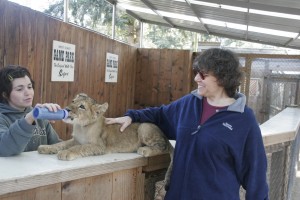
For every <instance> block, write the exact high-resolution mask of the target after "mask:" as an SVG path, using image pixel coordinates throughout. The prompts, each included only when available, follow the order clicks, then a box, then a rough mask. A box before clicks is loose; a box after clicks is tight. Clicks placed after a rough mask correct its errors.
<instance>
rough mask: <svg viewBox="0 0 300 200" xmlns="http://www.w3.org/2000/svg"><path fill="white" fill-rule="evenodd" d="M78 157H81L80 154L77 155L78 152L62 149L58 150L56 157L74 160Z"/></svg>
mask: <svg viewBox="0 0 300 200" xmlns="http://www.w3.org/2000/svg"><path fill="white" fill-rule="evenodd" d="M78 157H81V156H79V154H77V153H74V152H72V151H69V150H63V151H60V152H58V154H57V158H58V159H59V160H75V159H76V158H78Z"/></svg>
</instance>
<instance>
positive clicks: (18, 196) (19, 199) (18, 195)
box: [0, 183, 61, 200]
mask: <svg viewBox="0 0 300 200" xmlns="http://www.w3.org/2000/svg"><path fill="white" fill-rule="evenodd" d="M0 199H1V200H29V199H35V200H54V199H55V200H59V199H61V184H60V183H57V184H52V185H47V186H42V187H38V188H34V189H30V190H24V191H20V192H14V193H9V194H5V195H1V196H0Z"/></svg>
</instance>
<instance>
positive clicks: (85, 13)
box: [44, 0, 195, 49]
mask: <svg viewBox="0 0 300 200" xmlns="http://www.w3.org/2000/svg"><path fill="white" fill-rule="evenodd" d="M112 9H113V8H112V5H111V4H109V3H107V2H106V1H105V0H70V1H69V11H70V13H69V16H68V18H69V19H68V20H69V22H72V23H75V24H77V25H79V26H82V27H85V28H89V29H92V30H94V31H97V32H100V33H103V34H106V35H108V36H111V34H112ZM44 12H45V13H47V14H49V15H51V16H54V17H57V18H59V19H63V15H64V2H63V0H57V1H55V2H53V3H51V4H50V6H49V8H48V9H46V10H45V11H44ZM140 31H141V30H140V26H139V22H138V20H136V19H135V18H133V17H132V16H130V15H128V14H127V13H126V12H125V11H124V10H121V9H118V8H117V12H116V24H115V37H116V39H117V40H120V41H123V42H126V43H128V44H130V45H133V46H138V45H139V35H140ZM194 39H195V33H193V32H190V31H184V30H180V29H174V28H168V27H163V26H157V25H152V24H145V26H144V35H143V47H145V48H170V49H192V48H193V47H194V46H195V42H194Z"/></svg>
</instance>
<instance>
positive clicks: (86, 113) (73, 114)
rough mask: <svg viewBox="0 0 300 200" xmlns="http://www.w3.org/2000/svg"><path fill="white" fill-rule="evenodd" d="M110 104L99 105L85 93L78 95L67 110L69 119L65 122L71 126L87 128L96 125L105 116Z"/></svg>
mask: <svg viewBox="0 0 300 200" xmlns="http://www.w3.org/2000/svg"><path fill="white" fill-rule="evenodd" d="M107 108H108V104H107V103H104V104H102V105H101V104H97V102H96V101H95V100H94V99H92V98H90V97H88V96H87V95H86V94H84V93H80V94H78V95H76V97H75V98H74V99H73V101H72V103H71V104H69V105H68V106H67V107H66V109H67V110H68V112H69V115H68V118H67V119H64V120H63V121H64V122H66V123H69V124H78V125H80V126H87V125H89V124H92V123H94V122H95V121H96V120H97V119H98V118H99V117H100V116H103V114H104V113H105V111H106V110H107Z"/></svg>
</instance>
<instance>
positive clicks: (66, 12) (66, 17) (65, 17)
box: [64, 0, 69, 22]
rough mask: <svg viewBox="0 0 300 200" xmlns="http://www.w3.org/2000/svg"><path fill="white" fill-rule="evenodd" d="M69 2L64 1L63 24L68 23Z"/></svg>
mask: <svg viewBox="0 0 300 200" xmlns="http://www.w3.org/2000/svg"><path fill="white" fill-rule="evenodd" d="M68 12H69V0H64V22H68V21H69V20H68Z"/></svg>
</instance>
